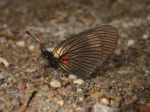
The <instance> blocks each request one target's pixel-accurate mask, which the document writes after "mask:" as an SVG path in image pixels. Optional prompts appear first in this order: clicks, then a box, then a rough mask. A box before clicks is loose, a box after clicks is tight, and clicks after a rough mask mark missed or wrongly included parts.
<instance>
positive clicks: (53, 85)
mask: <svg viewBox="0 0 150 112" xmlns="http://www.w3.org/2000/svg"><path fill="white" fill-rule="evenodd" d="M50 85H51V86H52V87H53V88H61V87H62V84H61V83H60V81H58V80H52V81H51V82H50Z"/></svg>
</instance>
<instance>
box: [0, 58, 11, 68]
mask: <svg viewBox="0 0 150 112" xmlns="http://www.w3.org/2000/svg"><path fill="white" fill-rule="evenodd" d="M0 63H3V64H4V65H5V66H6V67H8V66H9V63H8V62H7V60H6V59H4V58H2V57H0Z"/></svg>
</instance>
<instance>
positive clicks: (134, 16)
mask: <svg viewBox="0 0 150 112" xmlns="http://www.w3.org/2000/svg"><path fill="white" fill-rule="evenodd" d="M149 12H150V1H149V0H132V1H131V0H105V1H101V0H77V1H70V0H57V1H54V0H44V1H42V0H36V1H29V0H15V1H12V0H1V1H0V111H1V112H12V111H14V112H24V111H26V112H99V111H100V112H104V111H105V112H136V111H139V112H150V13H149ZM106 24H107V25H113V26H115V27H116V28H118V31H119V43H118V47H117V49H116V51H115V53H114V54H113V55H112V56H111V58H110V59H109V60H108V61H107V62H106V63H105V66H104V68H105V70H104V71H103V72H102V71H100V72H99V73H98V74H97V76H94V77H93V78H90V79H86V80H85V79H81V78H79V77H77V76H76V75H75V74H70V73H65V72H64V71H63V70H61V69H59V70H55V69H52V68H49V69H48V72H47V75H46V76H45V77H44V76H43V72H44V65H45V63H46V62H45V60H44V59H43V58H42V56H41V54H40V49H39V45H38V44H37V43H36V42H35V41H34V40H33V39H32V38H31V37H29V36H28V35H27V34H26V33H25V31H26V30H29V31H32V32H36V33H37V34H38V35H40V37H42V40H43V41H44V42H46V47H47V49H48V50H53V49H54V48H55V47H56V46H57V45H58V44H59V43H60V42H61V41H63V40H65V39H66V38H68V37H70V36H71V35H73V34H76V33H78V32H80V31H83V30H85V29H88V28H90V27H94V26H97V25H106Z"/></svg>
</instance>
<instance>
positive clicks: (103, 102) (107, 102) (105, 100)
mask: <svg viewBox="0 0 150 112" xmlns="http://www.w3.org/2000/svg"><path fill="white" fill-rule="evenodd" d="M100 103H101V104H104V105H108V104H109V100H108V99H106V98H102V99H101V101H100Z"/></svg>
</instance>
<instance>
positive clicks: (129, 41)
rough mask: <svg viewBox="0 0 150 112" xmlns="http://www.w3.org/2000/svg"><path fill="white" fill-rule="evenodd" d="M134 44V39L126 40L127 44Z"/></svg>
mask: <svg viewBox="0 0 150 112" xmlns="http://www.w3.org/2000/svg"><path fill="white" fill-rule="evenodd" d="M134 44H135V41H134V40H132V39H130V40H128V43H127V45H128V46H132V45H134Z"/></svg>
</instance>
